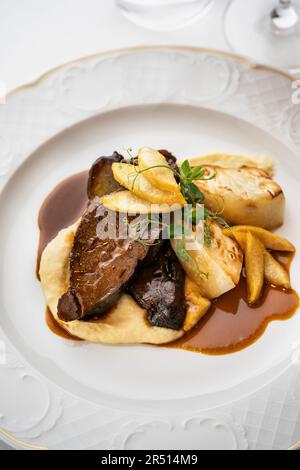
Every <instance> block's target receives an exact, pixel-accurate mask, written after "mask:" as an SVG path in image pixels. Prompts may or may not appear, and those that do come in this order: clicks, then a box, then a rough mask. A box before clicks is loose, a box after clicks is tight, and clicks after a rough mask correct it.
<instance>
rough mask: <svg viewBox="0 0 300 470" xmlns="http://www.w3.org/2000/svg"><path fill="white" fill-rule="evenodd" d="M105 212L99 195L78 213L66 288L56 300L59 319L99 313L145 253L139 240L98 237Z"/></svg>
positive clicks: (113, 299)
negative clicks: (64, 292)
mask: <svg viewBox="0 0 300 470" xmlns="http://www.w3.org/2000/svg"><path fill="white" fill-rule="evenodd" d="M105 215H107V210H106V209H105V208H103V206H102V204H101V200H100V198H94V199H93V200H92V201H91V202H90V204H89V206H88V208H87V210H86V212H85V214H84V215H83V217H82V220H81V223H80V225H79V227H78V229H77V232H76V235H75V239H74V243H73V248H72V252H71V256H70V288H69V290H68V292H67V293H66V294H64V295H63V296H62V297H61V299H60V300H59V303H58V317H59V318H60V319H61V320H64V321H72V320H79V319H82V318H84V317H86V316H91V315H92V316H98V315H101V314H103V313H104V312H105V311H106V310H108V309H109V308H110V307H111V306H112V305H113V304H114V303H115V302H116V301H117V299H118V296H119V295H120V290H121V287H122V286H123V285H124V284H125V283H126V282H128V280H129V279H130V278H131V277H132V275H133V274H134V271H135V268H136V266H137V264H138V262H139V261H140V260H142V259H144V258H145V256H146V255H147V251H148V248H147V247H146V246H145V245H143V244H141V243H140V242H137V241H133V240H131V239H126V240H118V239H112V238H108V237H105V238H103V237H102V238H99V237H98V236H97V225H98V223H99V222H100V221H101V220H102V219H103V217H104V216H105ZM117 228H118V224H117Z"/></svg>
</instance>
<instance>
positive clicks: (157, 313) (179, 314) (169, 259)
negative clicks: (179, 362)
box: [127, 241, 185, 330]
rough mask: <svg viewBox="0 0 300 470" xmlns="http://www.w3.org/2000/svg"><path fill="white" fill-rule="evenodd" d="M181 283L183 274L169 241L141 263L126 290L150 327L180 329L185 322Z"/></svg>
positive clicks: (183, 278)
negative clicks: (157, 252) (147, 262)
mask: <svg viewBox="0 0 300 470" xmlns="http://www.w3.org/2000/svg"><path fill="white" fill-rule="evenodd" d="M150 250H151V248H150ZM147 258H148V257H147ZM184 280H185V275H184V271H183V269H182V267H181V265H180V263H179V261H178V259H177V257H176V255H175V253H174V252H173V250H172V248H171V245H170V242H169V241H165V244H164V246H163V249H162V250H161V251H160V252H159V256H158V257H156V259H155V260H154V261H153V262H152V263H150V264H147V265H144V263H141V269H140V270H139V271H137V272H136V274H135V275H134V277H133V278H132V280H131V281H130V285H129V286H128V287H127V289H128V291H129V292H130V293H131V295H132V296H133V298H134V299H135V300H136V302H137V303H138V304H139V305H140V306H141V307H142V308H144V309H146V310H147V312H148V320H149V322H150V323H151V325H153V326H160V327H164V328H171V329H173V330H180V329H181V328H182V326H183V323H184V319H185V301H184Z"/></svg>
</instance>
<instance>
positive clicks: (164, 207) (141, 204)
mask: <svg viewBox="0 0 300 470" xmlns="http://www.w3.org/2000/svg"><path fill="white" fill-rule="evenodd" d="M102 204H103V205H104V207H106V208H107V209H110V210H112V211H116V212H124V213H125V214H133V215H134V214H161V213H167V212H171V211H173V210H176V209H180V207H181V204H174V205H172V206H170V205H169V204H151V202H149V201H145V200H144V199H142V198H140V197H138V196H136V195H135V194H133V193H132V192H130V191H118V192H116V193H113V194H109V195H107V196H104V197H103V199H102Z"/></svg>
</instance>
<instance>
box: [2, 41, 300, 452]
mask: <svg viewBox="0 0 300 470" xmlns="http://www.w3.org/2000/svg"><path fill="white" fill-rule="evenodd" d="M151 49H152V50H157V51H163V50H165V51H168V50H171V51H179V52H181V51H190V52H208V53H211V54H214V55H216V56H220V57H229V58H231V59H234V60H236V61H237V62H240V63H242V64H244V65H246V66H248V67H249V68H251V69H254V70H262V71H265V72H269V73H275V74H277V75H281V76H283V77H285V78H287V79H288V80H290V81H291V82H294V81H295V80H297V78H296V77H294V76H293V75H291V74H289V73H288V72H285V71H284V70H280V69H277V68H276V67H270V66H267V65H262V64H257V63H255V62H252V61H251V60H249V59H247V58H245V57H243V56H240V55H238V54H234V53H232V52H227V51H220V50H218V49H210V48H203V47H193V46H180V45H179V46H174V45H170V46H168V45H163V46H160V45H154V46H151V45H148V46H136V47H128V48H118V49H110V50H108V51H105V52H98V53H96V54H91V55H87V56H83V57H80V58H79V59H75V60H71V61H69V62H65V63H64V64H61V65H58V66H56V67H53V68H51V69H49V70H47V72H45V73H43V74H42V75H40V76H39V77H38V78H37V79H36V80H34V81H32V82H30V83H26V84H25V85H21V86H19V87H17V88H14V89H13V90H11V91H10V92H8V93H7V94H6V98H9V97H11V96H14V95H16V94H17V93H20V92H22V91H24V90H28V89H30V88H35V87H37V86H39V85H40V84H41V83H43V82H44V81H45V80H46V79H47V78H48V77H49V76H51V75H53V74H54V73H56V72H59V71H61V70H64V69H66V68H68V67H71V66H72V65H77V64H80V63H81V62H87V61H89V60H94V59H98V58H100V57H109V56H110V55H114V54H118V53H131V52H143V51H149V50H151ZM1 434H2V435H3V436H4V437H6V438H8V439H9V440H10V441H12V442H14V443H16V444H18V445H21V446H24V447H26V448H28V449H32V450H48V449H47V447H42V446H36V445H34V444H28V443H26V442H24V441H21V440H19V439H17V438H15V437H14V436H13V435H11V434H10V433H8V432H6V431H4V429H1V428H0V435H1ZM299 445H300V443H298V444H296V445H295V446H293V447H291V448H290V449H289V450H294V449H295V448H296V447H297V446H299Z"/></svg>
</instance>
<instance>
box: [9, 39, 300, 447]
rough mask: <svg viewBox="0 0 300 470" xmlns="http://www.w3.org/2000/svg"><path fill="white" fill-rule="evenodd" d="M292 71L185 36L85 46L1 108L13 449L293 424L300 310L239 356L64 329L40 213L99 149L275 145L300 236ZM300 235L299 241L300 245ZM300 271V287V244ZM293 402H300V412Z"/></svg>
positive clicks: (224, 436)
mask: <svg viewBox="0 0 300 470" xmlns="http://www.w3.org/2000/svg"><path fill="white" fill-rule="evenodd" d="M293 92H294V90H293V89H292V81H291V77H288V76H287V75H285V74H283V73H280V72H277V71H274V70H271V69H267V68H263V67H256V66H253V65H251V64H250V63H248V62H246V61H244V60H242V59H239V58H236V57H232V56H228V55H225V54H221V53H218V52H213V51H203V50H197V49H189V48H179V47H178V48H167V47H161V48H139V49H133V50H126V51H115V52H111V53H107V54H102V55H99V56H94V57H91V58H86V59H83V60H80V61H78V62H76V63H72V64H69V65H66V66H64V67H61V68H59V69H57V70H55V71H52V72H51V73H49V74H47V75H46V76H44V77H43V78H42V79H40V80H39V81H38V82H36V83H35V84H33V85H30V86H27V87H23V88H22V89H20V90H18V91H17V92H16V93H13V94H12V95H11V96H9V97H8V99H7V103H6V104H5V105H1V106H0V128H1V134H0V144H1V145H0V188H1V197H0V220H1V231H0V247H1V250H0V305H1V313H0V377H1V387H0V426H1V429H2V431H0V432H1V433H2V435H3V437H4V439H6V440H7V441H9V442H11V443H12V444H13V445H15V446H17V447H23V448H26V446H27V445H33V446H42V447H47V448H51V449H52V448H55V449H72V448H77V449H86V448H95V449H112V448H115V449H130V448H134V449H137V448H154V449H158V448H167V449H171V448H174V449H201V448H217V449H220V448H225V449H231V448H238V449H246V448H287V447H288V446H289V445H290V444H292V442H293V441H296V440H297V439H296V438H297V432H299V435H300V421H298V414H297V413H296V410H297V409H298V408H299V399H300V375H299V372H300V367H299V363H300V354H299V351H300V316H299V314H298V315H297V314H296V315H295V316H294V317H293V318H292V319H291V320H289V321H287V322H273V323H272V324H271V325H269V327H268V330H267V332H266V333H265V334H264V335H263V337H262V338H261V339H260V340H259V341H258V342H256V343H255V344H254V345H252V346H251V347H249V348H247V349H245V350H243V351H241V352H238V353H236V354H232V355H227V356H221V357H213V356H205V355H199V354H195V353H191V352H185V351H180V350H170V349H158V348H154V347H149V346H114V347H109V346H102V345H91V344H80V343H79V344H78V343H73V342H70V341H67V340H63V339H60V338H58V337H56V336H55V335H53V334H52V333H51V332H50V331H49V330H48V328H47V326H46V324H45V319H44V311H45V305H44V299H43V295H42V291H41V288H40V285H39V283H38V282H37V280H36V278H35V271H34V270H35V261H36V251H37V243H38V228H37V214H38V210H39V207H40V205H41V203H42V201H43V199H44V198H45V196H46V195H47V194H48V193H49V192H50V191H51V189H52V188H53V187H54V186H55V185H56V183H58V182H59V181H60V180H62V179H63V178H65V177H66V176H68V175H71V174H73V173H75V172H78V171H80V170H83V169H87V168H88V167H89V166H90V164H91V163H92V162H93V161H94V160H95V159H96V158H97V156H99V155H101V154H109V153H111V152H112V151H113V150H119V151H123V150H124V148H128V147H133V148H138V147H139V146H142V145H149V146H152V147H155V148H162V147H163V148H168V149H169V150H171V151H172V152H174V154H175V155H179V156H180V157H182V158H184V157H188V156H193V155H196V154H202V153H206V152H215V151H216V152H217V151H225V152H227V151H228V152H229V151H232V152H236V153H240V152H241V153H250V154H269V155H272V156H273V157H274V158H275V160H276V163H277V180H278V181H279V183H280V184H281V185H282V187H283V188H284V191H285V193H286V197H287V211H286V222H285V225H284V227H283V228H282V229H280V233H282V234H283V235H286V236H288V238H289V239H290V240H291V241H292V242H294V243H295V245H296V246H299V243H300V242H299V240H300V224H299V221H298V217H297V213H298V206H299V201H298V199H299V196H298V194H299V184H300V177H299V175H300V157H299V151H300V110H299V105H298V106H297V105H295V104H293V102H292V93H293ZM299 248H300V246H299ZM292 280H293V285H294V286H295V287H297V285H300V270H299V256H298V255H297V256H296V259H295V261H294V264H293V270H292ZM293 410H295V412H293Z"/></svg>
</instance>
